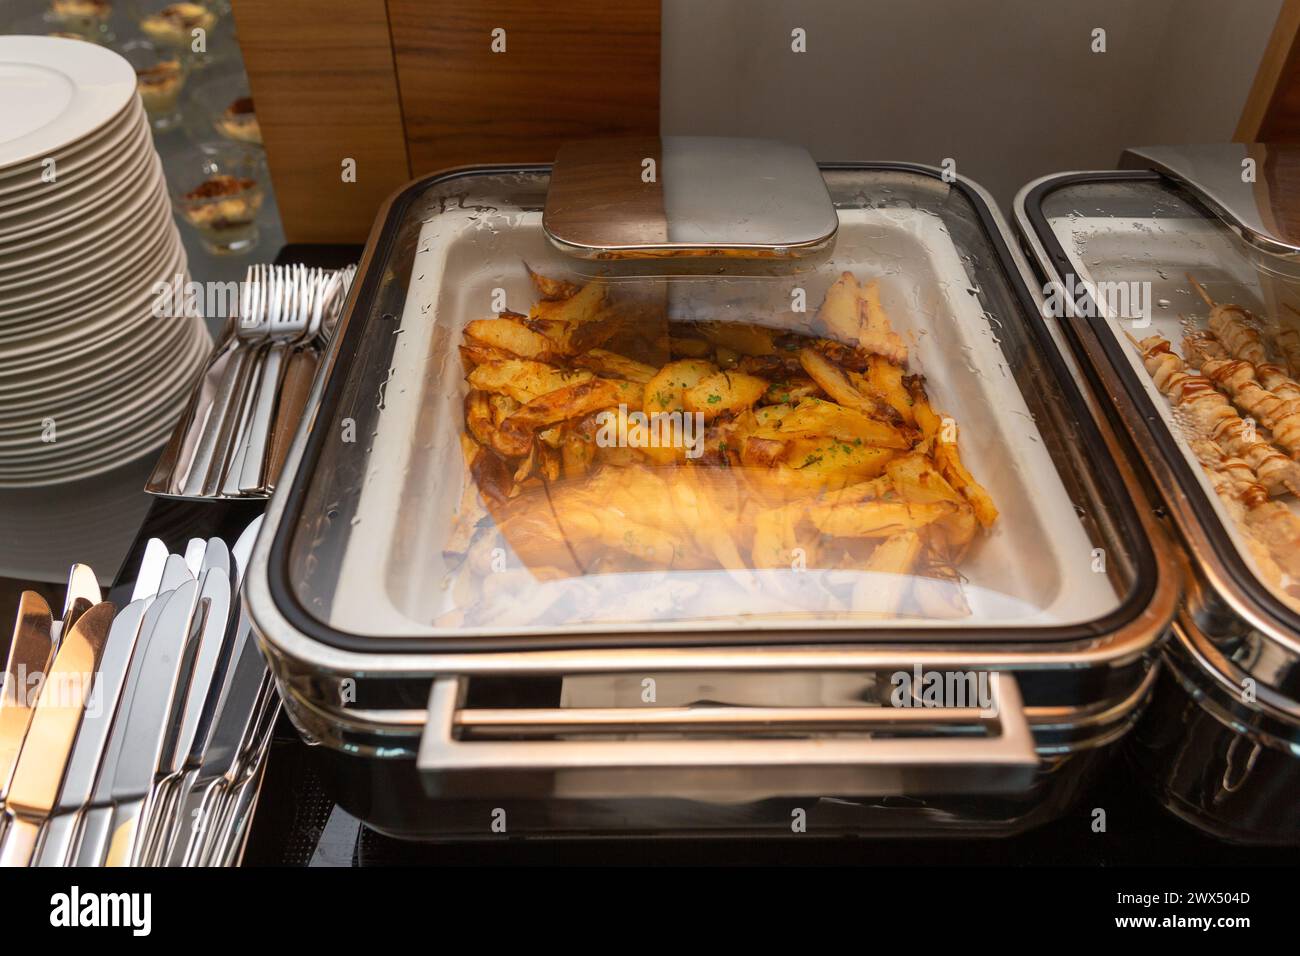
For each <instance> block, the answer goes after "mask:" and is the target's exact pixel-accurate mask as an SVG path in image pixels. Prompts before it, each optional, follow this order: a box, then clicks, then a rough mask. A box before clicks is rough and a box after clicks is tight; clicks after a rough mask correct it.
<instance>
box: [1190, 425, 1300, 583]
mask: <svg viewBox="0 0 1300 956" xmlns="http://www.w3.org/2000/svg"><path fill="white" fill-rule="evenodd" d="M1191 445H1192V451H1193V452H1194V453H1195V454H1196V457H1197V459H1198V460H1199V461H1200V462H1201V465H1202V466H1203V467H1204V468H1205V470H1206V471H1208V472H1209V473H1210V483H1211V484H1212V485H1213V486H1214V490H1215V491H1216V492H1217V493H1218V495H1219V496H1220V497H1221V498H1223V499H1224V501H1225V503H1227V504H1228V505H1229V506H1236V507H1240V508H1241V510H1242V512H1243V514H1242V517H1243V518H1244V520H1245V524H1246V527H1247V528H1248V529H1249V530H1250V532H1251V533H1252V534H1253V535H1254V536H1255V538H1256V540H1258V541H1259V542H1260V543H1261V544H1263V545H1264V547H1265V548H1266V549H1267V550H1268V553H1269V554H1270V555H1271V556H1272V557H1273V559H1274V560H1275V561H1276V562H1277V564H1278V565H1279V566H1280V567H1281V568H1282V569H1283V570H1284V571H1285V572H1286V573H1287V574H1288V575H1290V576H1291V577H1293V578H1295V577H1300V516H1297V515H1294V514H1292V513H1291V509H1289V508H1288V507H1287V506H1286V505H1284V504H1282V503H1281V502H1279V501H1269V500H1268V493H1267V492H1266V491H1265V490H1264V488H1263V487H1262V486H1261V485H1260V484H1259V483H1258V482H1256V481H1255V480H1254V475H1253V473H1252V472H1251V469H1250V466H1249V465H1248V464H1247V463H1246V462H1244V461H1242V460H1241V459H1239V458H1233V457H1232V456H1230V455H1225V454H1224V453H1223V452H1222V450H1221V449H1220V448H1219V446H1218V445H1216V444H1215V443H1214V442H1207V441H1194V442H1192V443H1191ZM1234 510H1235V508H1234Z"/></svg>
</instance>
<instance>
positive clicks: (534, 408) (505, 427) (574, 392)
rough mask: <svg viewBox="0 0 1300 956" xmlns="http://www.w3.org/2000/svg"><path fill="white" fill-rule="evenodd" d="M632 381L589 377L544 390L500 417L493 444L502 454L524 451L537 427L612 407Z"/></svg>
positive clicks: (527, 447) (625, 393) (616, 404)
mask: <svg viewBox="0 0 1300 956" xmlns="http://www.w3.org/2000/svg"><path fill="white" fill-rule="evenodd" d="M632 384H633V383H630V382H615V381H613V380H611V379H606V378H590V379H586V380H583V381H580V382H577V383H575V384H573V385H566V386H564V387H563V388H558V389H554V390H553V391H550V392H547V393H545V394H543V395H541V396H539V397H537V398H534V399H533V400H532V401H529V402H527V403H525V404H524V405H523V407H522V408H520V409H519V410H518V411H516V412H515V413H514V414H513V415H511V416H510V417H508V418H507V419H506V420H505V421H503V422H502V423H501V425H500V427H498V428H497V430H496V432H494V433H493V436H492V447H493V448H495V449H496V450H497V451H498V452H500V453H501V454H503V455H513V456H523V455H527V454H528V452H529V450H530V448H531V447H532V444H533V438H534V436H535V435H536V433H537V432H538V431H539V430H540V429H542V428H544V427H545V426H547V425H554V424H556V423H557V422H562V421H566V420H567V419H571V418H581V417H582V416H584V415H588V414H590V413H592V412H595V411H600V410H602V409H606V408H615V407H617V406H618V405H619V404H622V403H625V401H626V399H627V398H628V397H629V394H628V391H627V389H625V388H624V386H629V385H632Z"/></svg>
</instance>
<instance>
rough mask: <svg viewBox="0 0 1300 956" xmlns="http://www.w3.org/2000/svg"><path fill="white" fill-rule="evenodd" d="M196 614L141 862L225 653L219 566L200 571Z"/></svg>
mask: <svg viewBox="0 0 1300 956" xmlns="http://www.w3.org/2000/svg"><path fill="white" fill-rule="evenodd" d="M213 540H214V541H216V545H209V548H208V552H209V554H211V553H212V552H213V550H214V548H215V547H216V546H218V545H219V548H220V550H221V551H222V552H225V549H226V546H225V543H224V542H221V541H218V540H217V539H213ZM227 556H228V553H227ZM227 567H228V565H227ZM196 616H199V617H198V619H197V620H196V622H195V624H197V631H198V638H197V646H196V647H195V648H194V650H193V652H192V654H193V658H192V659H193V663H192V664H189V665H182V667H183V678H182V681H181V683H180V684H179V685H178V687H177V697H176V702H175V706H174V707H173V710H172V714H171V716H170V717H169V718H168V720H167V725H166V726H167V736H166V739H165V741H164V744H163V750H162V755H161V757H160V759H159V762H158V773H159V774H163V775H165V777H166V779H164V780H163V781H162V782H161V784H159V785H158V786H157V787H155V788H154V791H155V792H154V800H153V803H154V807H153V808H151V810H150V813H148V814H147V815H146V816H145V817H144V818H143V821H142V825H143V827H144V830H145V833H146V836H147V839H146V841H145V848H146V859H147V858H148V856H149V853H151V852H152V851H153V848H154V841H156V840H157V839H159V838H160V835H161V834H160V831H162V830H166V829H167V821H168V813H167V810H168V809H169V808H170V807H171V805H172V803H173V798H174V789H175V785H176V784H177V783H178V782H179V777H180V776H181V771H182V770H183V768H184V766H185V764H187V763H188V762H189V757H190V750H191V748H192V747H193V746H194V741H195V735H196V734H197V732H198V730H199V725H200V723H201V721H202V718H203V712H204V705H205V704H206V702H207V699H208V695H209V693H210V692H211V691H212V689H213V675H214V674H215V672H216V670H217V665H218V663H219V661H220V660H221V658H222V656H223V654H224V652H225V650H226V638H227V634H228V632H229V630H230V574H229V571H228V570H226V569H225V568H224V567H221V566H218V567H213V568H209V569H208V570H207V571H205V572H204V574H203V583H202V585H201V589H200V591H199V609H198V610H197V611H196ZM155 820H156V821H158V823H157V825H155V824H154V823H153V821H155Z"/></svg>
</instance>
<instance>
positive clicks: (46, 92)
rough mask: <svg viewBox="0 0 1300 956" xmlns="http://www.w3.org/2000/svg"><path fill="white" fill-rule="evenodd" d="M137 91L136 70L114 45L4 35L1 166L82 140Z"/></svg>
mask: <svg viewBox="0 0 1300 956" xmlns="http://www.w3.org/2000/svg"><path fill="white" fill-rule="evenodd" d="M133 96H135V71H134V70H133V69H131V65H130V64H129V63H127V62H126V60H124V59H123V58H122V57H120V56H119V55H118V54H116V53H114V52H113V51H111V50H108V49H106V48H104V47H101V46H96V45H95V44H93V43H85V42H82V41H80V40H65V39H62V38H61V37H24V36H0V98H3V100H4V102H5V104H6V105H5V114H6V115H5V122H4V125H3V126H2V127H0V169H3V168H4V167H7V166H15V165H17V164H19V163H25V162H28V161H30V160H33V159H39V158H40V157H42V156H45V155H48V154H49V152H50V151H51V150H56V149H60V148H62V147H65V146H67V145H68V144H69V143H73V142H76V141H77V140H79V139H83V138H84V137H86V136H88V135H90V134H91V133H93V132H95V131H96V130H98V129H99V128H100V127H102V126H104V125H105V124H106V123H108V122H109V121H110V120H111V119H112V118H113V117H114V116H116V115H117V114H118V113H119V112H121V110H122V109H123V108H124V107H125V106H126V105H127V103H128V102H129V101H130V100H131V98H132V97H133Z"/></svg>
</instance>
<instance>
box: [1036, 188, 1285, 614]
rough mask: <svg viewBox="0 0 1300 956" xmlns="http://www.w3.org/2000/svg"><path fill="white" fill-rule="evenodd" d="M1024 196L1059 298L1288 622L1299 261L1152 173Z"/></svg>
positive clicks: (1208, 517) (1209, 519)
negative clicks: (1254, 240)
mask: <svg viewBox="0 0 1300 956" xmlns="http://www.w3.org/2000/svg"><path fill="white" fill-rule="evenodd" d="M1040 190H1041V194H1040V197H1039V198H1037V199H1031V200H1030V205H1031V207H1032V209H1033V210H1034V212H1031V219H1033V218H1037V220H1038V222H1037V223H1036V226H1035V227H1036V229H1037V231H1038V232H1039V233H1040V239H1043V240H1044V241H1045V242H1052V243H1053V244H1054V245H1055V246H1056V252H1057V254H1058V255H1060V256H1063V257H1064V259H1065V262H1066V264H1067V265H1066V267H1065V268H1063V269H1062V274H1066V281H1065V286H1067V288H1063V289H1062V290H1060V291H1061V296H1060V300H1059V301H1061V302H1062V303H1064V302H1065V301H1066V300H1071V299H1072V300H1075V301H1076V302H1080V303H1082V305H1083V307H1082V308H1081V309H1077V310H1075V311H1076V312H1077V314H1078V316H1079V317H1081V318H1084V319H1091V320H1092V322H1091V325H1092V327H1093V328H1094V329H1096V330H1097V332H1098V335H1099V336H1101V337H1102V338H1103V339H1104V341H1105V345H1106V348H1107V349H1108V351H1109V354H1110V355H1111V360H1112V363H1113V364H1115V365H1116V368H1117V369H1119V370H1121V372H1122V373H1123V374H1124V375H1125V376H1126V381H1127V382H1128V383H1129V385H1130V391H1131V392H1132V393H1133V394H1134V395H1135V397H1137V398H1138V399H1140V400H1141V401H1142V402H1143V403H1144V404H1146V405H1147V406H1148V407H1149V408H1150V409H1151V411H1150V412H1144V413H1143V415H1144V417H1145V418H1146V419H1147V420H1148V421H1149V422H1153V423H1158V425H1159V426H1160V427H1161V429H1162V430H1161V433H1160V434H1159V435H1157V438H1158V439H1159V440H1160V441H1161V442H1164V443H1167V450H1166V449H1165V448H1164V447H1163V446H1162V451H1165V453H1166V457H1167V458H1169V459H1170V460H1171V461H1174V462H1175V463H1176V464H1179V465H1180V466H1183V467H1182V468H1181V474H1182V475H1183V476H1184V480H1183V482H1182V483H1183V485H1184V487H1185V488H1186V489H1187V490H1189V491H1192V492H1193V494H1194V496H1195V498H1196V501H1197V502H1203V503H1204V508H1203V511H1204V514H1203V517H1202V523H1203V524H1204V525H1206V526H1207V527H1208V528H1209V530H1210V532H1211V533H1212V535H1213V541H1214V543H1215V547H1216V548H1218V549H1220V550H1221V551H1222V552H1223V557H1224V558H1225V559H1226V560H1227V561H1228V562H1229V563H1230V565H1231V566H1232V567H1234V568H1236V569H1238V570H1240V571H1241V576H1242V577H1244V578H1245V579H1246V580H1247V583H1248V584H1254V585H1262V587H1258V586H1255V587H1254V588H1253V591H1254V592H1257V593H1258V594H1259V595H1260V597H1261V598H1262V599H1263V601H1264V603H1265V605H1266V606H1268V607H1269V609H1270V610H1271V611H1273V613H1274V614H1275V616H1276V617H1278V618H1280V619H1281V620H1283V621H1287V622H1289V623H1290V625H1291V626H1292V627H1294V624H1295V622H1296V621H1297V618H1296V613H1297V612H1300V461H1298V460H1297V459H1300V311H1298V310H1300V264H1298V263H1296V262H1295V261H1294V260H1292V259H1288V258H1285V257H1278V256H1274V255H1271V254H1269V253H1267V252H1265V251H1263V250H1261V249H1260V248H1259V247H1258V246H1257V245H1254V244H1251V243H1248V242H1246V241H1244V240H1243V239H1242V238H1241V236H1240V235H1239V234H1238V232H1237V231H1235V230H1234V229H1232V228H1230V227H1229V226H1228V225H1225V223H1224V222H1223V221H1222V220H1221V219H1220V218H1218V217H1217V216H1216V215H1214V214H1213V213H1211V212H1210V211H1209V210H1207V209H1206V208H1205V207H1204V206H1202V205H1201V204H1200V203H1199V202H1198V201H1197V200H1196V199H1195V198H1193V197H1192V196H1191V195H1190V194H1188V193H1186V192H1184V191H1183V190H1182V188H1181V187H1179V186H1176V185H1174V184H1172V183H1171V182H1169V181H1168V180H1166V179H1163V178H1161V177H1159V176H1157V175H1155V174H1152V173H1145V174H1144V173H1136V174H1134V173H1117V174H1104V173H1103V174H1079V175H1077V176H1065V177H1060V178H1058V179H1056V180H1054V181H1051V182H1049V183H1048V184H1046V185H1045V186H1043V187H1040ZM1070 273H1072V275H1070ZM1069 286H1073V288H1069ZM1085 293H1086V294H1087V295H1086V296H1085V295H1084V294H1085ZM1094 313H1095V314H1094ZM1251 579H1253V581H1252V580H1251Z"/></svg>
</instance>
